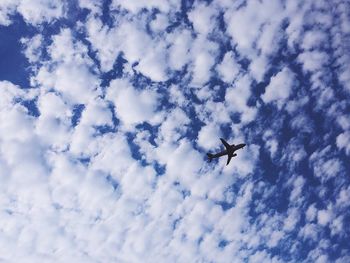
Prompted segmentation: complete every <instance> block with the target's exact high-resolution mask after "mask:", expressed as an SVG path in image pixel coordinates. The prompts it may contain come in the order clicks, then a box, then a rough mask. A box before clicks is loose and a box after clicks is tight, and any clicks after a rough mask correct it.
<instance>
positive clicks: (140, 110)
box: [106, 80, 160, 127]
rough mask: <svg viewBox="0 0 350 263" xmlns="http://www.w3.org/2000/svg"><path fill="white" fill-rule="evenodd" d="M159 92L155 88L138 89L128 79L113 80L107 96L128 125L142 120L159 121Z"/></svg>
mask: <svg viewBox="0 0 350 263" xmlns="http://www.w3.org/2000/svg"><path fill="white" fill-rule="evenodd" d="M158 96H159V95H158V93H157V92H156V91H154V90H150V89H149V90H141V91H139V90H137V89H135V87H133V85H132V84H131V83H130V82H129V81H127V80H113V81H112V82H111V84H110V87H109V88H108V91H107V96H106V98H107V99H108V100H110V101H112V102H113V103H114V105H115V113H116V115H117V117H118V118H119V119H120V120H121V121H122V122H123V124H124V125H125V126H126V127H130V126H131V125H136V124H139V123H142V122H150V123H152V124H155V123H158V122H159V121H160V119H159V118H158V116H157V114H156V109H157V105H158Z"/></svg>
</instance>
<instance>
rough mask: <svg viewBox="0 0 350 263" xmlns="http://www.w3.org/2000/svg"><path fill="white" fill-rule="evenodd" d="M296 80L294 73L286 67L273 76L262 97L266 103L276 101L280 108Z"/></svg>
mask: <svg viewBox="0 0 350 263" xmlns="http://www.w3.org/2000/svg"><path fill="white" fill-rule="evenodd" d="M294 82H295V79H294V75H293V73H292V72H291V71H290V70H289V69H288V68H284V69H282V70H281V71H280V72H278V73H277V74H276V75H275V76H273V77H272V78H271V81H270V83H269V85H268V86H267V87H266V90H265V93H264V94H263V95H262V96H261V98H262V99H263V101H264V102H265V103H270V102H276V103H277V106H278V108H281V107H282V106H283V105H284V104H285V101H286V100H287V99H288V97H289V94H290V93H291V89H292V87H293V86H294Z"/></svg>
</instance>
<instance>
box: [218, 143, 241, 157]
mask: <svg viewBox="0 0 350 263" xmlns="http://www.w3.org/2000/svg"><path fill="white" fill-rule="evenodd" d="M244 146H245V144H244V143H241V144H237V145H231V147H232V148H231V149H232V150H231V149H230V153H232V154H233V153H234V152H235V151H237V150H239V149H242V148H243V147H244ZM224 155H228V150H223V151H221V152H218V153H216V154H213V155H212V157H213V158H219V157H221V156H224Z"/></svg>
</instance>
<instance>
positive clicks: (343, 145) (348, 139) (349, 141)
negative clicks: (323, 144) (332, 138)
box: [337, 132, 350, 155]
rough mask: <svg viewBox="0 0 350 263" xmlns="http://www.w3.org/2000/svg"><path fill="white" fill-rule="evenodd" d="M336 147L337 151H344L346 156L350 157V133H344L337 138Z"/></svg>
mask: <svg viewBox="0 0 350 263" xmlns="http://www.w3.org/2000/svg"><path fill="white" fill-rule="evenodd" d="M337 146H338V148H339V149H345V152H346V154H347V155H350V132H344V133H341V134H339V135H338V137H337Z"/></svg>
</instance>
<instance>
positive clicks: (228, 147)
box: [220, 138, 230, 151]
mask: <svg viewBox="0 0 350 263" xmlns="http://www.w3.org/2000/svg"><path fill="white" fill-rule="evenodd" d="M220 140H221V142H222V144H223V145H225V148H226V150H227V151H229V150H230V145H229V144H228V143H227V141H225V140H224V139H223V138H220Z"/></svg>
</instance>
